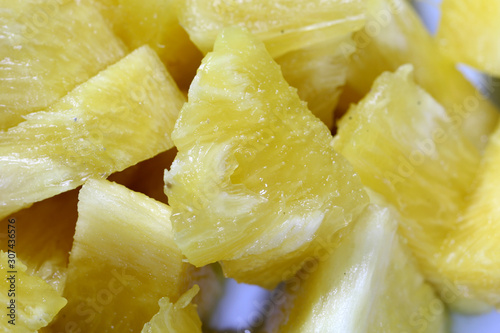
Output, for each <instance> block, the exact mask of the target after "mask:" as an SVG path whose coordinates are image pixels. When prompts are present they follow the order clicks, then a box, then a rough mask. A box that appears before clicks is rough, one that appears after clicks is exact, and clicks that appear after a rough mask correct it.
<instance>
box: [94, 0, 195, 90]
mask: <svg viewBox="0 0 500 333" xmlns="http://www.w3.org/2000/svg"><path fill="white" fill-rule="evenodd" d="M174 1H175V0H146V1H144V0H97V6H98V8H99V9H100V11H101V13H102V14H103V16H105V17H106V18H107V19H108V20H109V21H110V22H111V24H112V27H113V31H114V32H115V33H116V35H117V36H118V37H120V38H121V39H122V40H123V41H124V42H125V44H126V45H127V46H128V47H129V48H130V49H131V50H134V49H136V48H138V47H140V46H142V45H144V44H148V45H149V46H151V48H152V49H153V50H155V51H156V52H157V53H158V55H159V56H160V58H161V59H162V61H163V62H164V63H165V65H166V66H167V69H168V71H169V72H170V74H172V77H173V78H174V79H175V81H176V82H177V83H178V84H179V86H180V88H181V89H186V90H187V89H188V88H189V85H190V84H191V80H192V79H193V77H194V75H195V74H196V70H197V69H198V66H199V65H200V61H201V58H202V54H201V52H200V51H199V50H198V49H197V48H196V46H195V45H194V44H193V43H192V42H191V40H190V39H189V36H188V34H187V33H186V31H185V30H184V29H183V28H182V27H181V26H180V25H179V21H178V19H177V15H176V11H175V4H174Z"/></svg>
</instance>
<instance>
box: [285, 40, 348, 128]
mask: <svg viewBox="0 0 500 333" xmlns="http://www.w3.org/2000/svg"><path fill="white" fill-rule="evenodd" d="M350 41H351V36H350V35H345V36H340V37H337V38H332V39H330V40H327V41H325V42H322V43H318V44H316V45H313V46H310V47H308V48H305V49H300V50H297V51H292V52H289V53H287V54H285V55H283V56H281V57H278V58H276V62H277V63H278V65H280V67H281V70H282V72H283V76H284V77H285V79H286V81H287V82H288V83H289V84H290V85H291V86H292V87H295V88H297V92H298V94H299V97H300V98H301V99H302V100H303V101H305V102H307V107H308V108H309V110H311V112H312V113H313V114H314V115H315V116H316V117H318V118H319V119H321V121H323V122H324V123H325V125H326V126H328V128H332V127H333V112H334V110H335V107H336V106H337V103H338V101H339V97H340V93H341V88H342V86H343V85H344V84H345V83H346V78H347V69H348V64H349V55H350V53H346V52H345V51H344V50H343V49H342V48H341V45H343V44H344V43H348V42H350Z"/></svg>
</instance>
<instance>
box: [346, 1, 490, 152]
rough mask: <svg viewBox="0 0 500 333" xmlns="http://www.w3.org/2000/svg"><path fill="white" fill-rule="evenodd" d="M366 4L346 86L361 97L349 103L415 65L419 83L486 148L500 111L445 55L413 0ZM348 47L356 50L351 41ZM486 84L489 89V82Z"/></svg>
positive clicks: (352, 93) (356, 36) (464, 131)
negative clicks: (376, 83) (402, 68)
mask: <svg viewBox="0 0 500 333" xmlns="http://www.w3.org/2000/svg"><path fill="white" fill-rule="evenodd" d="M457 2H459V1H457ZM367 7H368V18H367V23H366V26H365V28H364V29H363V30H361V31H360V32H357V33H356V34H355V35H354V37H353V39H354V41H355V45H354V48H355V49H356V52H355V53H354V55H353V56H352V57H351V60H352V61H351V63H350V64H351V65H350V69H349V73H348V78H347V88H346V89H347V90H349V91H350V93H351V96H352V95H357V99H356V100H350V101H349V102H357V101H358V100H359V99H361V98H362V97H363V96H365V95H366V94H367V93H368V92H369V90H370V87H371V86H372V83H373V81H374V80H375V79H376V78H377V77H378V76H379V75H380V74H382V73H383V72H385V71H395V70H396V69H397V68H398V67H400V66H402V65H404V64H408V63H411V64H413V66H414V68H415V80H416V82H417V83H418V84H419V85H420V86H421V87H422V88H424V89H425V90H426V91H427V92H428V93H429V94H430V95H432V97H434V99H436V101H437V102H439V103H440V104H441V105H442V106H443V107H444V108H445V109H446V113H447V114H448V116H449V117H452V118H453V119H454V122H456V123H457V125H458V128H460V129H461V130H462V131H463V133H464V134H465V135H466V137H467V138H468V139H469V140H470V141H471V142H472V143H473V144H474V145H475V146H476V147H477V148H478V149H479V150H482V149H484V146H485V145H486V142H487V137H488V135H489V134H490V133H491V132H492V131H493V130H494V128H495V126H496V123H497V121H498V111H497V110H496V108H495V107H494V106H493V105H492V104H491V103H490V102H489V101H488V100H487V99H486V97H484V96H483V95H482V94H481V93H480V92H479V91H477V90H476V89H475V88H474V87H473V86H472V84H471V83H470V82H468V81H467V80H466V79H465V78H464V77H463V75H462V74H461V73H460V72H459V71H458V70H457V69H456V67H455V64H454V63H453V62H452V61H450V60H449V59H448V58H447V57H445V56H443V55H442V54H441V53H440V50H439V47H438V46H437V43H436V42H435V40H434V39H433V38H432V37H431V36H430V35H429V33H428V31H427V30H426V29H425V27H424V26H423V24H422V22H421V20H420V18H419V17H418V15H417V14H416V13H415V11H414V10H413V8H412V7H411V5H410V4H409V2H408V1H407V0H367ZM464 29H467V28H465V26H464ZM464 48H466V47H464ZM344 49H345V50H346V52H349V51H351V48H350V47H349V45H345V47H344ZM482 88H483V89H487V87H486V85H485V84H483V85H482ZM345 102H346V101H344V104H345Z"/></svg>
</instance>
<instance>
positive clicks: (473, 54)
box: [436, 0, 500, 76]
mask: <svg viewBox="0 0 500 333" xmlns="http://www.w3.org/2000/svg"><path fill="white" fill-rule="evenodd" d="M441 12H442V13H443V14H442V16H441V21H440V24H439V30H438V33H437V36H436V37H437V39H438V42H439V46H440V47H441V49H442V50H443V51H444V52H445V53H446V55H448V56H449V57H450V58H451V59H453V61H455V62H461V63H465V64H468V65H471V66H473V67H476V68H477V69H479V70H482V71H485V72H487V73H489V74H491V75H495V76H500V43H499V42H498V38H497V31H499V30H500V21H499V20H498V16H499V15H500V2H498V1H488V0H464V1H453V0H444V1H443V3H442V4H441ZM464 27H467V28H464ZM464 45H467V47H464Z"/></svg>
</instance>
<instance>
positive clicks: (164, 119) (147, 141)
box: [0, 47, 184, 217]
mask: <svg viewBox="0 0 500 333" xmlns="http://www.w3.org/2000/svg"><path fill="white" fill-rule="evenodd" d="M183 101H184V97H183V95H182V94H181V93H180V92H179V90H178V88H177V86H176V85H175V83H174V81H173V80H172V78H171V77H170V76H169V75H168V73H167V72H166V70H165V68H164V66H163V64H162V63H161V62H160V60H159V59H158V58H157V56H156V54H155V53H154V52H153V51H152V50H151V49H149V48H148V47H144V48H140V49H138V50H136V51H134V52H133V53H131V54H130V55H128V56H127V57H125V58H123V59H122V60H121V61H119V62H118V63H117V64H115V65H113V66H110V67H109V68H107V69H106V70H104V71H102V72H101V73H99V74H98V75H97V76H95V77H93V78H92V79H90V80H89V81H87V82H85V83H84V84H82V85H80V86H79V87H77V88H76V89H75V90H73V91H72V92H71V93H69V94H68V95H66V96H65V97H64V98H62V99H61V100H59V101H58V102H57V103H56V104H54V105H52V106H51V107H50V108H48V109H47V110H46V111H41V112H36V113H32V114H30V115H28V116H27V120H26V121H25V122H23V123H21V124H19V125H18V126H16V127H13V128H11V129H9V131H7V132H3V133H0V169H1V170H2V173H1V175H0V217H4V216H6V215H8V214H10V213H12V212H15V211H17V210H19V209H20V208H23V207H26V206H28V205H29V204H31V203H33V202H36V201H40V200H43V199H45V198H49V197H51V196H53V195H56V194H59V193H61V192H64V191H67V190H70V189H74V188H76V187H77V186H79V185H81V184H82V183H83V182H84V181H85V180H86V179H87V178H89V177H92V176H94V177H106V176H108V175H109V174H111V173H112V172H115V171H119V170H123V169H125V168H126V167H129V166H131V165H134V164H136V163H137V162H139V161H141V160H144V159H148V158H150V157H152V156H154V155H156V154H158V153H160V152H162V151H165V150H167V149H169V148H171V147H172V146H173V143H172V141H171V139H170V135H169V134H170V133H171V131H172V130H173V127H174V123H175V120H176V117H177V114H178V110H179V109H180V107H181V105H182V103H183ZM34 143H36V145H34Z"/></svg>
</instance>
